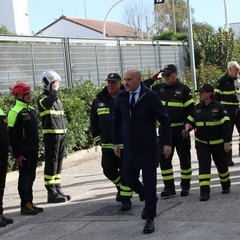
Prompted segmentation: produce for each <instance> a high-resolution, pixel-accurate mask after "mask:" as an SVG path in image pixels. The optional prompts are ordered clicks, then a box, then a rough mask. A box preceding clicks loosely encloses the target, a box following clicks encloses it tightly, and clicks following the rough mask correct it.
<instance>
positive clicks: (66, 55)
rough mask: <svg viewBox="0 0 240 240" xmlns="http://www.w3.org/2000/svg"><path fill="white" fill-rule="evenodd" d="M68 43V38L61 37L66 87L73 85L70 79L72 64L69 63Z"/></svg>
mask: <svg viewBox="0 0 240 240" xmlns="http://www.w3.org/2000/svg"><path fill="white" fill-rule="evenodd" d="M69 48H70V45H69V38H67V37H65V38H63V49H64V51H63V52H64V58H65V64H64V65H65V76H66V84H67V85H68V87H73V85H74V84H73V80H72V68H71V66H72V64H71V56H70V49H69Z"/></svg>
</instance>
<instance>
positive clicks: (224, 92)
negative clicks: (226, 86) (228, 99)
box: [222, 90, 236, 95]
mask: <svg viewBox="0 0 240 240" xmlns="http://www.w3.org/2000/svg"><path fill="white" fill-rule="evenodd" d="M235 93H236V92H235V90H233V91H223V92H222V94H223V95H232V94H235Z"/></svg>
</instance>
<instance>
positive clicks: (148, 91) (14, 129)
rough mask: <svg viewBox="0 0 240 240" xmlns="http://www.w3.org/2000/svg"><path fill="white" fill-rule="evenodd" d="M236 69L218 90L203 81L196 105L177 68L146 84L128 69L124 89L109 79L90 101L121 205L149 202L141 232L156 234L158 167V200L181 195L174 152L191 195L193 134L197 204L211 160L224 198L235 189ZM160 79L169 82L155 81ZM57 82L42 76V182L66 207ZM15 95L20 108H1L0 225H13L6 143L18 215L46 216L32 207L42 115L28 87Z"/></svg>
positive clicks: (239, 97)
mask: <svg viewBox="0 0 240 240" xmlns="http://www.w3.org/2000/svg"><path fill="white" fill-rule="evenodd" d="M239 72H240V67H239V65H238V63H237V62H236V61H231V62H229V63H228V66H227V72H226V74H225V75H224V76H223V77H222V78H221V79H219V80H218V81H217V83H216V86H215V89H214V87H213V86H212V85H210V84H204V85H203V86H201V87H200V88H199V89H198V90H197V91H196V92H199V98H200V102H199V103H198V104H196V105H194V100H193V97H192V93H191V90H190V88H189V87H188V86H186V85H185V84H183V83H181V82H180V80H179V78H178V71H177V67H176V66H175V65H173V64H169V65H166V66H165V67H164V68H163V69H162V70H160V71H159V72H158V73H157V74H155V75H154V76H153V77H151V78H149V79H147V80H145V81H142V79H141V73H140V72H139V71H138V70H137V69H129V70H127V71H126V72H125V73H124V76H123V80H124V83H125V84H124V85H122V83H121V80H122V78H121V76H120V75H119V74H118V73H110V74H109V75H108V76H107V79H106V83H107V84H106V87H105V88H104V89H103V90H102V91H101V92H99V93H98V94H97V96H96V98H95V100H94V101H93V103H92V109H91V115H90V118H91V130H92V136H93V140H94V143H95V144H97V145H100V146H101V149H102V162H101V165H102V168H103V173H104V175H105V176H106V177H107V178H108V179H109V180H110V181H111V182H112V183H113V184H114V185H115V187H116V201H117V202H121V204H122V205H121V210H122V211H127V210H130V209H131V207H132V203H131V197H132V194H133V191H134V192H136V193H137V194H139V198H140V201H144V202H145V207H144V209H143V211H142V215H141V216H142V219H146V223H145V226H144V229H143V233H145V234H148V233H152V232H154V230H155V226H154V217H155V216H156V203H157V201H158V197H157V196H156V168H157V167H158V165H159V164H160V169H161V175H162V180H163V184H164V189H163V191H162V192H161V195H160V196H161V197H162V198H168V197H172V196H174V195H176V191H175V182H174V169H173V165H172V158H173V154H174V151H176V152H177V155H178V157H179V161H180V173H181V174H180V178H181V182H180V187H181V192H180V195H181V196H182V197H186V196H188V195H189V190H190V187H191V175H192V168H191V154H190V150H191V144H190V131H192V130H194V134H195V146H196V152H197V158H198V163H199V187H200V201H207V200H208V199H209V198H210V179H211V161H212V159H213V161H214V163H215V165H216V167H217V170H218V174H219V179H220V183H221V186H222V193H223V194H227V193H229V192H230V186H231V181H230V174H229V170H228V166H233V165H234V163H233V162H232V154H231V151H232V150H231V141H232V133H233V127H234V125H236V127H237V129H238V131H239V132H240V117H239V116H240V113H239V109H238V107H239V101H240V80H239V79H238V75H239ZM160 78H162V79H163V80H164V81H163V82H161V83H156V82H155V81H156V80H159V79H160ZM60 81H61V77H60V76H59V75H58V74H57V73H56V72H54V71H52V70H48V71H44V72H43V73H42V82H43V88H44V91H43V93H42V94H41V95H40V96H39V98H38V110H39V113H40V117H41V120H42V126H43V135H44V148H45V169H44V183H45V187H46V189H47V194H48V198H47V201H48V202H49V203H61V202H65V201H68V200H70V198H71V197H70V196H69V195H67V194H65V193H63V191H62V188H61V170H62V163H63V157H64V153H65V145H66V122H65V116H64V109H63V106H62V103H61V102H60V100H59V99H58V95H57V92H58V89H59V82H60ZM12 94H13V96H15V98H16V105H15V106H14V107H13V108H12V109H11V110H10V112H9V114H8V116H6V115H5V114H4V112H3V111H2V110H1V109H0V124H1V127H0V136H1V138H0V150H1V151H0V158H1V159H0V173H1V174H0V227H3V226H6V225H7V224H10V223H13V220H12V219H10V218H7V217H6V216H5V215H3V202H2V200H3V194H4V188H5V179H6V172H7V160H8V148H9V145H10V146H11V148H12V151H13V155H14V157H15V158H16V164H17V166H18V169H19V179H18V191H19V196H20V199H21V204H20V205H21V208H20V213H21V214H24V215H36V214H38V213H41V212H43V208H41V207H37V206H36V205H35V204H34V203H33V191H32V187H33V184H34V180H35V175H36V167H37V162H38V142H39V139H38V126H37V115H36V112H35V110H34V109H33V108H32V107H31V106H30V102H31V88H30V87H29V86H28V85H27V84H26V83H23V82H20V83H17V84H16V85H15V86H14V87H13V89H12ZM156 120H158V121H159V123H158V124H159V125H158V136H157V134H155V131H151V130H152V129H153V126H155V127H156V126H157V122H156ZM155 127H154V128H155ZM3 139H4V140H3ZM8 139H9V140H10V141H9V142H8ZM149 158H151V159H149ZM155 160H156V161H155ZM140 171H142V177H143V180H142V181H140V179H139V177H140ZM142 182H143V183H142Z"/></svg>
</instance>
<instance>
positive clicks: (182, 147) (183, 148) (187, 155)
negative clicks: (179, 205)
mask: <svg viewBox="0 0 240 240" xmlns="http://www.w3.org/2000/svg"><path fill="white" fill-rule="evenodd" d="M171 129H172V153H171V155H170V156H169V157H168V158H165V155H164V154H163V145H164V144H163V141H162V140H163V139H162V137H161V136H159V162H160V168H161V173H162V178H163V182H164V185H165V189H166V188H171V189H174V188H175V185H174V177H173V165H172V158H173V154H174V150H175V149H176V151H177V154H178V157H179V161H180V173H181V187H182V188H184V189H190V180H191V175H192V169H191V152H190V150H191V141H190V136H188V137H187V138H185V139H183V138H182V135H181V132H182V127H172V128H171Z"/></svg>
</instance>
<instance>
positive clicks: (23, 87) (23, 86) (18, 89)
mask: <svg viewBox="0 0 240 240" xmlns="http://www.w3.org/2000/svg"><path fill="white" fill-rule="evenodd" d="M30 92H31V87H30V86H28V85H27V83H25V82H19V83H16V84H15V85H14V87H13V89H12V95H13V96H16V95H17V94H18V93H19V94H23V95H24V94H27V93H30Z"/></svg>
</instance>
